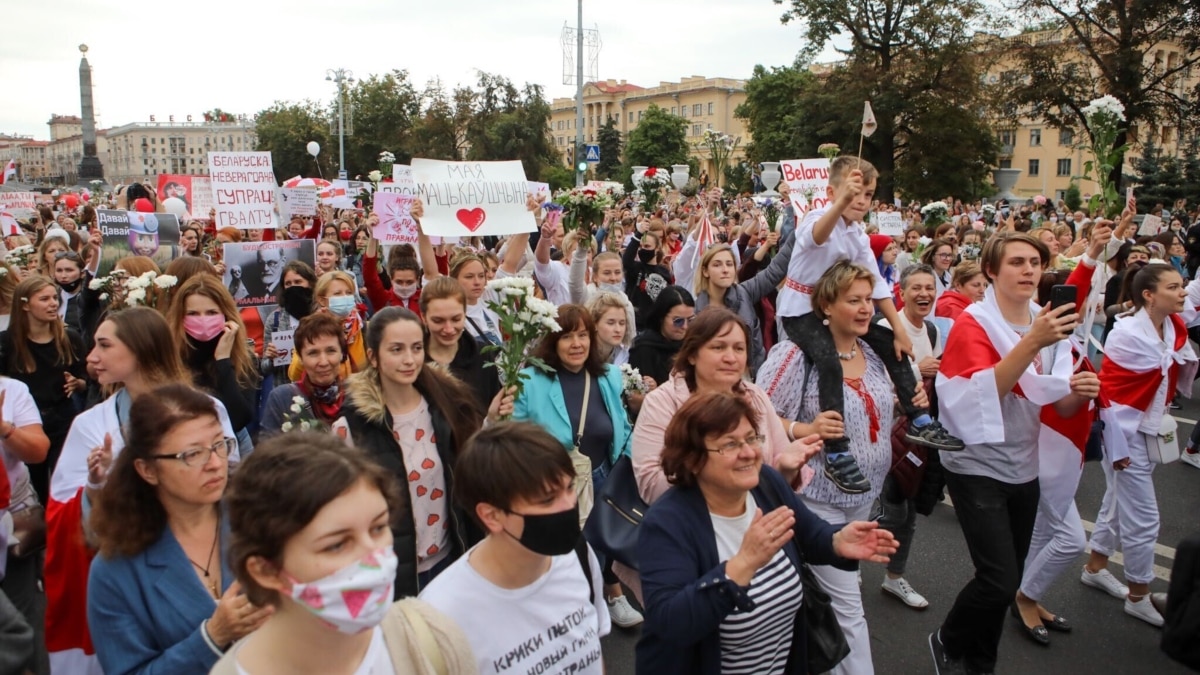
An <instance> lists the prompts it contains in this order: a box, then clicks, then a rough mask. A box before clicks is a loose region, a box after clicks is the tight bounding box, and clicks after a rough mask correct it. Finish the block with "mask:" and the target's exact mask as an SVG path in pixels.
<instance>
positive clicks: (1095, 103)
mask: <svg viewBox="0 0 1200 675" xmlns="http://www.w3.org/2000/svg"><path fill="white" fill-rule="evenodd" d="M1082 112H1083V114H1084V116H1085V117H1089V118H1090V117H1092V116H1093V115H1095V114H1097V113H1107V114H1110V115H1112V116H1114V117H1116V118H1117V119H1118V120H1120V121H1122V122H1124V121H1125V106H1124V105H1122V104H1121V102H1120V101H1118V100H1117V99H1116V97H1114V96H1113V95H1111V94H1105V95H1104V96H1101V97H1100V98H1097V99H1092V101H1091V103H1088V104H1087V105H1086V106H1084V108H1083V111H1082Z"/></svg>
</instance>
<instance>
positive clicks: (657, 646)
mask: <svg viewBox="0 0 1200 675" xmlns="http://www.w3.org/2000/svg"><path fill="white" fill-rule="evenodd" d="M764 486H766V487H765V489H764ZM750 493H751V494H752V495H754V501H755V502H756V503H757V505H758V508H760V509H762V512H763V513H769V512H770V511H773V510H775V509H776V508H778V507H780V506H783V505H787V506H790V507H791V508H792V510H793V511H794V512H795V513H796V526H795V530H796V534H795V537H793V538H792V540H791V541H790V542H789V543H788V544H787V545H786V546H784V549H783V550H784V553H786V554H787V557H788V559H789V560H791V562H792V564H793V565H794V566H795V567H796V570H797V572H799V570H800V564H801V563H803V562H805V561H807V562H810V563H812V564H815V565H828V564H834V563H836V564H837V565H838V566H839V567H848V566H851V565H853V563H852V562H850V564H849V565H848V564H847V563H848V562H849V561H846V560H843V559H842V558H839V557H838V556H837V554H836V553H834V552H833V535H834V534H835V533H836V532H837V531H838V529H840V526H838V527H835V526H833V525H830V524H829V523H827V522H825V521H824V520H821V519H820V518H818V517H817V516H815V515H813V513H812V512H811V511H809V510H808V509H807V508H806V507H805V506H804V505H803V504H801V503H800V499H799V498H798V497H796V493H795V492H793V491H792V488H791V487H789V486H788V484H787V481H785V480H784V478H783V476H781V475H780V474H779V473H778V472H777V471H775V469H772V468H771V467H769V466H765V465H764V466H763V468H762V470H761V471H760V472H759V474H758V487H756V488H754V489H753V490H751V491H750ZM780 499H783V500H784V503H782V504H781V503H780ZM638 560H639V561H640V562H641V565H640V567H641V569H640V570H639V575H640V576H641V579H642V594H643V597H644V598H645V600H646V602H645V607H646V622H645V623H644V624H643V625H642V637H641V639H640V640H638V644H637V672H639V673H654V674H655V675H672V674H678V675H720V671H721V636H720V632H719V631H720V627H721V622H722V621H724V620H725V617H726V616H728V615H729V614H730V613H732V612H733V611H734V610H740V611H743V612H747V611H753V610H754V604H753V602H752V601H751V600H750V598H749V596H748V595H747V594H746V591H745V589H743V588H742V587H740V586H738V585H737V584H735V583H734V582H733V581H732V580H730V579H729V577H727V576H725V562H724V561H722V560H721V559H720V558H719V557H718V554H717V538H716V535H715V534H714V533H713V527H712V518H711V517H709V513H708V505H707V504H706V503H705V501H704V495H703V494H702V493H701V492H700V489H699V488H695V487H693V488H680V487H673V488H671V489H670V490H668V491H667V493H666V494H665V495H663V496H662V498H660V499H659V500H658V501H657V502H655V503H654V505H653V506H651V507H650V510H649V511H647V512H646V518H645V520H643V521H642V524H641V526H640V527H638ZM798 625H800V626H802V625H803V624H802V623H801V624H798ZM792 649H793V652H796V650H800V651H799V652H798V653H795V654H794V655H795V656H796V657H797V659H796V663H797V664H800V665H804V664H806V663H807V661H806V659H805V658H804V657H805V654H804V651H803V650H804V649H805V640H804V635H803V634H801V635H794V636H793V638H792ZM789 662H790V660H789ZM803 671H804V668H801V669H800V670H799V671H798V673H792V674H790V675H803Z"/></svg>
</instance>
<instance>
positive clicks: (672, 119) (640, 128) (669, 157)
mask: <svg viewBox="0 0 1200 675" xmlns="http://www.w3.org/2000/svg"><path fill="white" fill-rule="evenodd" d="M688 155H689V146H688V143H687V122H684V121H683V118H681V117H678V116H676V115H672V114H671V113H669V112H667V111H666V110H663V109H662V108H660V107H658V106H657V105H654V104H653V103H651V104H650V107H649V108H648V109H647V110H646V113H645V115H644V116H643V117H642V119H641V121H640V122H638V125H637V126H636V127H634V129H633V131H630V132H629V139H628V141H627V142H626V144H625V165H626V166H658V167H669V166H671V165H672V164H687V163H688Z"/></svg>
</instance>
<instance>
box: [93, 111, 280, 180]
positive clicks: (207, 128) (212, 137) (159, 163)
mask: <svg viewBox="0 0 1200 675" xmlns="http://www.w3.org/2000/svg"><path fill="white" fill-rule="evenodd" d="M195 118H196V119H198V120H200V121H193V116H191V115H188V116H187V117H183V118H181V119H176V117H175V116H169V117H168V118H167V120H166V121H158V120H156V119H155V118H154V117H151V121H150V122H135V123H132V124H125V125H122V126H119V127H114V128H112V129H109V130H108V132H107V140H108V149H109V161H106V162H104V176H105V178H106V179H107V180H108V182H109V183H111V184H114V185H115V184H117V183H131V182H133V181H146V180H153V179H154V177H155V176H157V175H158V174H161V173H176V174H192V175H198V174H206V173H208V152H210V151H214V152H229V151H238V152H240V151H245V150H253V149H254V148H255V146H256V145H257V142H258V141H257V137H256V136H255V132H254V120H253V119H250V118H249V117H246V116H242V117H236V118H235V117H232V116H231V117H230V118H229V121H225V122H217V121H204V120H203V118H202V117H201V116H199V115H196V116H195Z"/></svg>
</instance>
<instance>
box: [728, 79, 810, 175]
mask: <svg viewBox="0 0 1200 675" xmlns="http://www.w3.org/2000/svg"><path fill="white" fill-rule="evenodd" d="M820 86H821V83H820V82H819V81H818V80H817V77H816V75H814V74H813V73H812V72H811V71H809V70H808V69H807V68H803V67H801V66H800V65H798V64H796V65H791V66H780V67H774V68H771V69H770V70H767V69H766V68H765V67H763V66H761V65H757V66H755V67H754V72H753V74H752V75H751V76H750V79H749V80H747V81H746V100H745V102H743V103H742V104H741V105H739V106H738V107H737V109H736V110H734V115H735V116H737V117H739V118H741V119H743V120H745V122H746V131H748V132H750V136H751V138H753V139H754V140H753V141H751V142H749V143H747V144H746V158H747V159H748V160H749V161H751V162H753V163H755V164H758V163H760V162H777V161H779V160H781V159H794V158H799V157H807V156H808V155H807V154H801V153H804V152H806V151H807V152H816V144H814V141H815V140H816V137H815V136H814V135H813V134H814V132H815V129H814V128H813V125H812V124H811V121H810V120H811V112H812V111H808V110H805V109H803V108H801V106H799V105H797V102H798V101H799V100H800V99H802V98H804V97H806V96H808V95H809V94H811V93H812V92H813V91H814V90H815V89H817V88H819V87H820Z"/></svg>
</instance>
